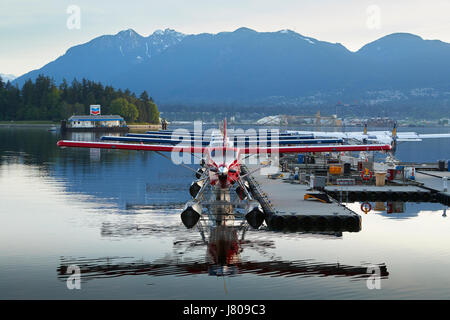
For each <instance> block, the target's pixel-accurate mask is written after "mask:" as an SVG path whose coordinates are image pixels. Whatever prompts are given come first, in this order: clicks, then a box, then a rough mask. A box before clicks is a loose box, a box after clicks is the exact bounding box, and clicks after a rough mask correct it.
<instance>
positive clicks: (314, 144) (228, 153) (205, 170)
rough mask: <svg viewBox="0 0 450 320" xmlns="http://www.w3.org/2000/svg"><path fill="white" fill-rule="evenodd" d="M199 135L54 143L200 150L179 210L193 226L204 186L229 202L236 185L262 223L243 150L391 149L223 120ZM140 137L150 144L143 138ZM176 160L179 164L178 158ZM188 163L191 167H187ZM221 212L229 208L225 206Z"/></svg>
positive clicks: (255, 222) (248, 213)
mask: <svg viewBox="0 0 450 320" xmlns="http://www.w3.org/2000/svg"><path fill="white" fill-rule="evenodd" d="M199 138H200V137H199V136H198V135H195V134H191V133H188V134H186V135H177V134H176V133H175V132H168V131H163V132H152V133H147V134H140V135H137V134H129V135H127V136H125V137H103V138H102V140H118V141H127V142H135V143H123V142H114V143H112V142H81V141H66V140H61V141H58V146H60V147H81V148H98V149H119V150H141V151H155V152H158V153H160V154H161V152H171V153H172V160H174V154H175V155H177V154H180V153H181V154H194V155H195V154H202V161H201V165H202V167H201V168H200V169H199V170H198V171H196V177H197V179H198V180H196V181H194V182H193V184H192V185H191V188H190V193H191V195H192V196H193V200H192V201H190V202H188V203H187V204H186V207H185V209H184V210H183V212H182V214H181V219H182V221H183V223H184V224H185V226H186V227H188V228H190V227H193V226H194V225H195V224H196V223H197V222H198V220H199V219H200V217H201V215H202V201H203V200H204V199H203V195H204V193H205V191H206V190H207V187H210V188H209V189H212V190H213V194H214V196H215V198H214V199H212V200H214V201H219V202H220V201H222V202H223V201H225V202H229V201H230V192H229V191H230V189H231V188H233V187H235V188H236V192H237V193H238V194H239V198H240V200H241V201H243V202H242V203H241V206H242V207H243V208H244V209H245V213H244V215H245V218H246V220H247V221H248V222H249V224H250V225H251V226H252V227H255V228H258V227H259V226H260V225H261V224H262V223H263V221H264V213H263V211H262V209H261V206H260V205H259V203H258V202H257V201H255V200H253V198H252V196H251V193H250V192H249V190H248V185H247V184H246V180H245V177H246V175H248V174H250V173H251V172H247V173H244V174H243V173H242V171H243V170H242V168H241V164H242V160H243V159H242V157H243V156H244V155H246V156H247V157H248V156H250V155H270V156H271V157H274V156H276V155H278V154H284V153H306V152H345V151H388V150H390V149H391V146H390V145H389V144H356V145H348V144H339V143H342V140H340V139H334V140H332V139H314V138H313V137H311V136H308V135H300V134H298V135H292V134H289V133H278V132H275V133H273V132H272V133H271V134H270V135H265V136H257V135H249V134H234V135H233V136H232V137H229V136H228V134H227V126H226V120H225V121H224V124H223V128H222V130H216V131H213V132H212V134H211V136H210V137H209V138H207V139H201V140H199ZM144 142H145V143H152V144H144ZM156 143H158V144H156ZM330 143H335V144H330ZM162 155H163V154H162ZM163 156H165V155H163ZM175 158H176V157H175ZM179 164H181V165H183V163H182V162H180V163H179ZM188 168H189V169H190V170H193V169H192V168H190V167H188ZM193 171H195V170H193ZM227 211H228V210H227ZM231 212H233V211H231ZM224 214H228V213H227V212H225V213H224Z"/></svg>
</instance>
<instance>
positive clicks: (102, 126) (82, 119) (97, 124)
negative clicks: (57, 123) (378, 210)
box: [61, 115, 128, 131]
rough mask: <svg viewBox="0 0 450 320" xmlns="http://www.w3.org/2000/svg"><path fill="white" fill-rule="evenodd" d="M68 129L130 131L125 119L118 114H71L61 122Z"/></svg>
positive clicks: (63, 127) (62, 128)
mask: <svg viewBox="0 0 450 320" xmlns="http://www.w3.org/2000/svg"><path fill="white" fill-rule="evenodd" d="M61 130H67V131H128V126H127V124H126V122H125V120H124V119H123V118H122V117H121V116H118V115H89V116H77V115H73V116H71V117H70V118H69V119H68V120H67V121H63V122H62V123H61Z"/></svg>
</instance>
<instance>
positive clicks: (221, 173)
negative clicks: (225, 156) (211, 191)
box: [218, 166, 228, 180]
mask: <svg viewBox="0 0 450 320" xmlns="http://www.w3.org/2000/svg"><path fill="white" fill-rule="evenodd" d="M218 173H219V179H221V180H223V179H226V178H227V177H228V168H227V167H225V166H221V167H219V170H218Z"/></svg>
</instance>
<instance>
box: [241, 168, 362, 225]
mask: <svg viewBox="0 0 450 320" xmlns="http://www.w3.org/2000/svg"><path fill="white" fill-rule="evenodd" d="M248 182H249V184H250V188H251V191H252V194H253V196H254V197H255V198H256V199H257V200H258V201H259V202H260V203H261V206H262V207H263V209H264V212H265V214H266V222H267V224H268V225H269V227H271V228H273V229H275V230H282V229H288V230H292V231H294V230H305V231H309V230H318V231H325V230H334V231H359V230H360V229H361V217H360V216H359V215H358V214H356V213H355V212H353V211H351V210H350V209H348V208H346V207H345V206H343V205H341V204H339V203H338V202H337V201H335V200H333V199H330V200H331V203H324V202H320V201H317V200H312V199H310V200H304V196H305V194H306V193H308V192H309V190H308V189H309V186H307V185H304V184H300V183H298V182H295V183H291V182H290V181H289V180H287V179H281V178H278V179H271V178H269V177H268V176H266V175H260V174H259V172H256V173H253V174H252V175H251V176H250V177H249V179H248ZM312 192H314V191H312Z"/></svg>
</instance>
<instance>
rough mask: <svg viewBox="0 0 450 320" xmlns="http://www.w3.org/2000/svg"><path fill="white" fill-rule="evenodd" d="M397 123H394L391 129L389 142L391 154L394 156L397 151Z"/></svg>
mask: <svg viewBox="0 0 450 320" xmlns="http://www.w3.org/2000/svg"><path fill="white" fill-rule="evenodd" d="M397 138H398V137H397V121H396V122H394V127H393V128H392V142H391V153H392V154H395V151H396V150H397Z"/></svg>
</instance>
